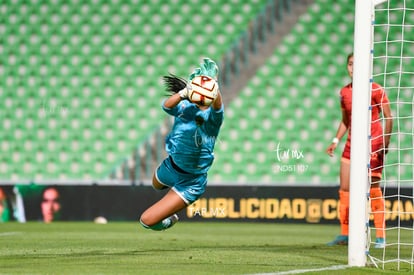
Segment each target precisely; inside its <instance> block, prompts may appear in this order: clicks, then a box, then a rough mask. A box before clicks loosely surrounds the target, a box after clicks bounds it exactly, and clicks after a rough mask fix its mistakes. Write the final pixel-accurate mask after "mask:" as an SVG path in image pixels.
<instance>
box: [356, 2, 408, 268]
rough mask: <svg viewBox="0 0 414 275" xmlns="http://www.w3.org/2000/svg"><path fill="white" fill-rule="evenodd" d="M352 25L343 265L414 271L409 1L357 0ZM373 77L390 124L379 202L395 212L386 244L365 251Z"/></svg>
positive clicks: (390, 214) (367, 246)
mask: <svg viewBox="0 0 414 275" xmlns="http://www.w3.org/2000/svg"><path fill="white" fill-rule="evenodd" d="M354 23H355V25H354V66H353V87H352V89H353V92H352V113H353V116H352V122H351V123H352V146H351V173H350V205H349V246H348V264H349V265H350V266H366V265H367V264H368V263H367V260H368V259H370V260H371V263H372V264H373V265H374V266H377V267H378V266H379V264H381V265H382V268H384V266H385V264H391V268H392V269H398V270H400V268H401V266H402V264H408V269H409V270H411V271H413V267H414V223H413V220H414V207H413V205H414V192H413V191H414V130H413V129H414V0H355V21H354ZM376 80H378V82H377V81H376ZM372 82H377V83H378V84H380V85H381V86H383V88H384V90H385V91H386V93H387V95H388V98H389V106H390V109H391V111H392V113H393V116H394V118H393V120H394V126H395V127H393V128H394V129H393V132H392V134H391V136H392V139H391V143H390V147H389V150H388V152H389V153H388V154H387V155H386V158H385V163H384V165H383V166H382V168H383V179H382V180H381V185H383V189H384V191H383V197H382V198H381V199H383V200H384V202H385V210H384V211H383V212H384V213H383V214H384V216H386V217H387V216H388V218H390V217H394V218H395V219H394V223H395V224H396V225H393V226H390V227H388V226H387V227H386V229H385V231H386V232H387V234H386V244H385V245H384V246H383V248H381V250H378V249H377V250H376V251H374V250H373V249H371V244H372V243H373V242H372V240H371V236H370V232H371V230H372V229H373V228H371V227H370V216H371V218H372V214H373V213H372V212H370V211H371V210H370V205H369V203H370V198H369V195H370V194H369V186H370V179H369V171H368V167H369V165H370V154H371V140H370V131H371V108H372V107H373V106H371V89H372ZM384 121H385V120H383V119H382V123H384ZM391 145H392V146H391ZM390 155H391V157H390ZM388 187H395V189H396V190H397V193H396V194H391V195H390V194H388V190H389V188H388ZM404 189H405V191H406V192H405V193H404V192H403V193H404V194H402V193H400V191H401V190H404ZM390 197H395V198H397V203H396V204H395V205H394V206H390V205H388V206H387V199H388V198H390ZM377 213H378V212H377ZM381 213H382V210H381ZM407 221H408V222H407ZM403 222H405V224H404V223H403ZM388 236H390V237H389V238H388ZM371 252H372V253H371Z"/></svg>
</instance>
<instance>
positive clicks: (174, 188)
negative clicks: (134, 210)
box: [140, 58, 224, 230]
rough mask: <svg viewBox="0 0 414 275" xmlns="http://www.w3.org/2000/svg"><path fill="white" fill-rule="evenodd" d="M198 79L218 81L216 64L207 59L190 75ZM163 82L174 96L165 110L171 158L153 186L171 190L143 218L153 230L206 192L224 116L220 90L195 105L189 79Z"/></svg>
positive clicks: (167, 78)
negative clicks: (169, 121) (170, 123)
mask: <svg viewBox="0 0 414 275" xmlns="http://www.w3.org/2000/svg"><path fill="white" fill-rule="evenodd" d="M198 76H206V77H209V78H212V79H213V80H214V81H216V82H217V78H218V67H217V65H216V63H215V62H214V61H212V60H211V59H208V58H205V59H204V62H203V63H201V64H200V68H197V69H196V70H195V71H194V72H193V73H192V74H191V75H190V76H189V81H191V80H193V79H194V78H196V77H198ZM164 81H165V83H166V86H167V90H168V91H169V92H171V93H172V95H171V96H169V97H168V98H167V99H166V100H164V102H163V104H162V108H163V109H164V111H165V112H166V113H167V114H169V115H171V116H174V125H173V127H172V130H171V132H170V133H169V135H168V136H167V138H166V151H167V153H168V157H167V158H166V159H164V161H163V162H162V163H161V164H160V165H159V166H158V168H157V169H156V171H155V173H154V176H153V180H152V185H153V187H154V188H155V189H157V190H161V189H169V190H168V192H167V193H166V194H165V196H164V197H163V198H162V199H161V200H159V201H158V202H156V203H155V204H153V205H152V206H151V207H149V208H148V209H147V210H145V211H144V213H142V215H141V218H140V223H141V225H142V226H143V227H144V228H147V229H152V230H165V229H167V228H170V227H171V226H173V225H174V224H175V223H176V222H177V220H178V216H177V214H176V213H177V212H179V211H180V210H182V209H184V208H186V207H187V206H188V205H190V204H191V203H193V202H194V201H196V200H197V199H198V198H199V197H200V196H201V195H202V194H203V193H204V191H205V188H206V184H207V172H208V170H209V169H210V167H211V165H212V164H213V160H214V154H213V150H214V145H215V142H216V139H217V136H218V134H219V131H220V127H221V125H222V123H223V117H224V116H223V115H224V106H223V102H222V98H221V95H220V91H218V92H217V93H216V94H215V95H214V97H215V98H214V100H212V101H211V103H209V104H205V103H204V101H203V102H192V101H190V98H189V97H190V95H191V94H192V87H191V84H189V83H188V82H187V81H186V80H184V79H182V78H178V77H176V76H174V75H170V76H165V77H164ZM217 85H218V84H217ZM217 87H218V86H217Z"/></svg>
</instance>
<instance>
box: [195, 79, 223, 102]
mask: <svg viewBox="0 0 414 275" xmlns="http://www.w3.org/2000/svg"><path fill="white" fill-rule="evenodd" d="M191 87H192V89H191V90H190V93H189V95H188V98H189V99H190V101H191V102H193V103H196V104H199V105H203V106H210V105H211V104H212V103H213V101H214V100H215V99H216V98H217V95H218V89H219V87H218V83H217V81H216V80H214V79H213V78H211V77H209V76H205V75H201V76H196V77H194V78H193V80H192V81H191Z"/></svg>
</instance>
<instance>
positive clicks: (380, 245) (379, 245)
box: [374, 238, 385, 248]
mask: <svg viewBox="0 0 414 275" xmlns="http://www.w3.org/2000/svg"><path fill="white" fill-rule="evenodd" d="M384 247H385V239H384V238H376V239H375V245H374V248H384Z"/></svg>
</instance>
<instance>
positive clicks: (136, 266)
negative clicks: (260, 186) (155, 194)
mask: <svg viewBox="0 0 414 275" xmlns="http://www.w3.org/2000/svg"><path fill="white" fill-rule="evenodd" d="M338 230H339V226H337V225H309V224H270V223H226V222H204V223H203V222H200V223H198V222H179V223H177V224H176V225H175V226H174V227H173V228H171V229H169V230H167V231H163V232H154V231H149V230H145V229H143V228H141V227H140V226H139V224H138V223H132V222H110V223H108V224H94V223H92V222H90V223H88V222H57V223H52V224H43V223H40V222H29V223H25V224H20V223H16V222H11V223H3V224H0V274H169V275H171V274H258V273H270V274H300V273H304V271H305V270H308V271H307V272H306V274H358V275H359V274H394V273H395V274H398V273H399V272H397V271H396V270H395V269H394V271H393V270H387V271H383V270H382V269H376V268H374V267H365V268H354V267H353V268H349V267H347V247H345V246H335V247H328V246H326V245H325V243H326V242H328V241H330V240H331V239H332V238H333V237H334V236H335V235H336V233H337V232H338ZM337 267H338V268H340V269H338V270H334V269H336V268H337ZM330 268H333V269H330ZM407 270H408V267H407V268H405V270H404V269H403V270H402V271H407Z"/></svg>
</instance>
